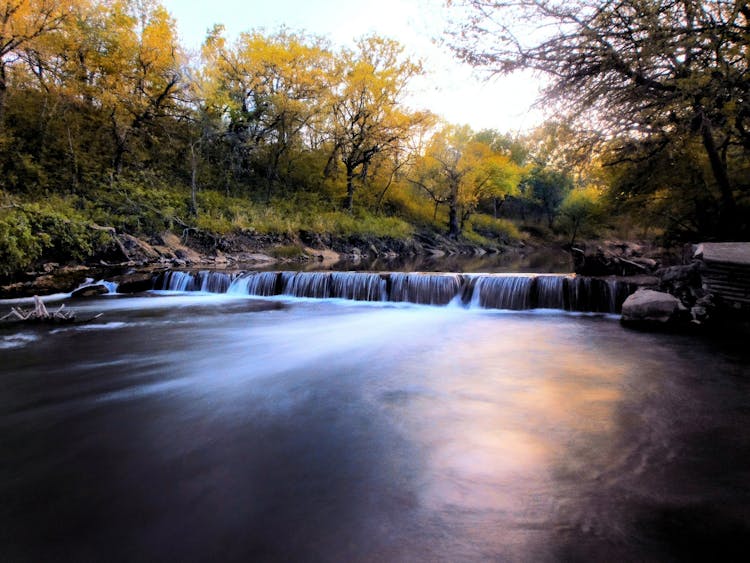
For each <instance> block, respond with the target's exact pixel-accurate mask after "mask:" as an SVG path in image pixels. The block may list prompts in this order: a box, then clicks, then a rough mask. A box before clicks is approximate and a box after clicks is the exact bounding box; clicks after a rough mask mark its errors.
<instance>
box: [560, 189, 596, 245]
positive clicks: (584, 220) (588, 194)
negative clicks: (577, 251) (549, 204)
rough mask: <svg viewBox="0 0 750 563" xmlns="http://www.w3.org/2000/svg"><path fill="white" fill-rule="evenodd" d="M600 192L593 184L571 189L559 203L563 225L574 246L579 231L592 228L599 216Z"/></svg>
mask: <svg viewBox="0 0 750 563" xmlns="http://www.w3.org/2000/svg"><path fill="white" fill-rule="evenodd" d="M601 214H602V205H601V194H600V192H599V191H598V190H597V189H596V188H595V187H593V186H588V187H585V188H576V189H574V190H572V191H571V192H570V193H569V194H568V195H567V196H566V197H565V199H564V200H563V202H562V204H561V205H560V216H561V218H562V220H563V221H562V223H563V227H564V228H565V229H566V230H567V231H568V232H569V233H570V246H574V245H575V242H576V237H577V236H578V235H579V234H580V232H581V231H588V230H590V229H591V228H593V227H594V226H595V225H596V224H597V223H598V221H599V220H600V218H601Z"/></svg>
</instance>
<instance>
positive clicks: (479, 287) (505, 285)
mask: <svg viewBox="0 0 750 563" xmlns="http://www.w3.org/2000/svg"><path fill="white" fill-rule="evenodd" d="M533 281H534V277H532V276H477V279H476V283H475V284H474V291H473V296H472V298H471V304H472V305H474V306H479V307H482V308H484V309H510V310H514V311H522V310H524V309H531V308H532V306H531V286H532V282H533Z"/></svg>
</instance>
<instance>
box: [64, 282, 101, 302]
mask: <svg viewBox="0 0 750 563" xmlns="http://www.w3.org/2000/svg"><path fill="white" fill-rule="evenodd" d="M105 293H109V289H107V286H106V285H103V284H100V283H97V284H93V285H84V286H83V287H79V288H78V289H76V290H75V291H73V293H71V294H70V296H71V297H73V298H76V299H77V298H82V297H96V296H97V295H104V294H105Z"/></svg>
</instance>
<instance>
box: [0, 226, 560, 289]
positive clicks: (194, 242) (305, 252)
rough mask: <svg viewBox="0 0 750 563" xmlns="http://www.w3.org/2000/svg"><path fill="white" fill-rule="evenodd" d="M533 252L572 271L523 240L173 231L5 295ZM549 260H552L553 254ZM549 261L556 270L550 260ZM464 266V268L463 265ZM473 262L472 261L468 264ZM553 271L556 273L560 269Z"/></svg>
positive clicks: (516, 261)
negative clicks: (122, 281)
mask: <svg viewBox="0 0 750 563" xmlns="http://www.w3.org/2000/svg"><path fill="white" fill-rule="evenodd" d="M533 255H539V256H541V257H542V258H541V260H542V262H544V264H542V265H535V264H530V267H531V268H532V270H539V269H542V270H544V269H546V268H550V267H551V268H553V271H558V270H559V271H561V272H567V271H570V269H569V268H572V264H571V265H570V267H568V266H567V264H568V263H569V262H570V260H569V259H568V257H567V256H568V255H567V254H566V253H565V252H564V251H563V250H562V249H561V248H557V247H555V246H554V245H543V244H541V243H538V242H533V241H532V242H526V241H520V240H519V241H505V242H503V241H499V240H497V241H489V240H488V241H484V242H483V243H482V244H479V243H476V242H472V241H470V240H467V239H461V240H453V239H449V238H447V237H444V236H441V235H439V234H435V233H417V234H416V235H415V236H413V237H411V238H409V239H397V238H390V237H366V236H361V235H356V236H348V237H342V236H334V235H330V234H326V235H320V234H315V233H307V232H300V233H299V234H298V235H297V236H291V235H268V234H262V235H261V234H253V233H249V232H237V233H232V234H230V235H225V236H218V235H214V234H209V233H206V232H202V231H191V232H186V233H185V234H184V236H178V235H176V234H174V233H171V232H166V233H163V234H161V235H159V236H154V237H151V238H149V239H145V238H137V237H135V236H133V235H130V234H115V233H112V237H111V240H110V241H109V243H108V244H106V245H103V246H102V247H101V248H100V249H98V250H97V251H96V252H95V253H92V256H91V257H90V259H88V260H85V261H82V262H79V263H67V264H60V263H56V262H42V263H38V264H37V265H36V267H35V268H33V269H30V270H28V271H25V272H18V273H17V274H16V275H15V276H13V277H12V278H10V279H7V280H6V283H4V284H2V285H0V297H3V298H16V297H27V296H31V295H48V294H53V293H60V292H63V293H69V292H70V291H72V290H73V289H75V288H76V287H78V286H79V285H81V283H83V282H84V281H85V280H86V279H101V278H105V277H108V278H111V277H122V276H126V275H135V276H141V275H143V273H144V272H152V271H154V270H163V269H168V268H192V269H211V270H215V269H217V270H224V269H252V270H268V269H289V270H302V269H316V270H317V269H320V270H326V269H353V270H358V269H385V270H391V269H403V270H410V269H411V270H414V269H420V267H422V269H427V270H432V269H436V266H437V264H444V265H445V266H446V268H444V269H450V270H451V271H471V270H472V269H473V268H478V267H480V266H479V264H480V263H481V262H484V261H486V260H487V258H490V259H497V258H498V257H500V260H501V261H504V262H506V263H507V264H508V271H512V270H514V269H517V268H520V267H523V266H522V265H521V264H520V263H521V262H523V261H524V260H526V261H527V262H528V258H529V257H531V256H533ZM549 255H553V256H552V257H549ZM550 261H551V262H552V263H553V265H552V266H547V265H546V263H548V262H550ZM461 262H464V263H465V264H463V265H462V264H461ZM466 263H468V264H466ZM555 268H556V269H555ZM516 271H518V270H516Z"/></svg>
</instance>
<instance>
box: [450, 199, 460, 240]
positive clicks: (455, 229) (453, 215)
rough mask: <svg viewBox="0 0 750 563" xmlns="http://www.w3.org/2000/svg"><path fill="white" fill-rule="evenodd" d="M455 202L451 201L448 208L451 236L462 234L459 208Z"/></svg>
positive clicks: (455, 236)
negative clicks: (459, 222)
mask: <svg viewBox="0 0 750 563" xmlns="http://www.w3.org/2000/svg"><path fill="white" fill-rule="evenodd" d="M457 207H458V206H457V205H456V204H455V203H454V202H451V203H450V206H449V208H448V236H449V237H450V238H458V235H460V234H461V227H460V226H459V224H458V209H457Z"/></svg>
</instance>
